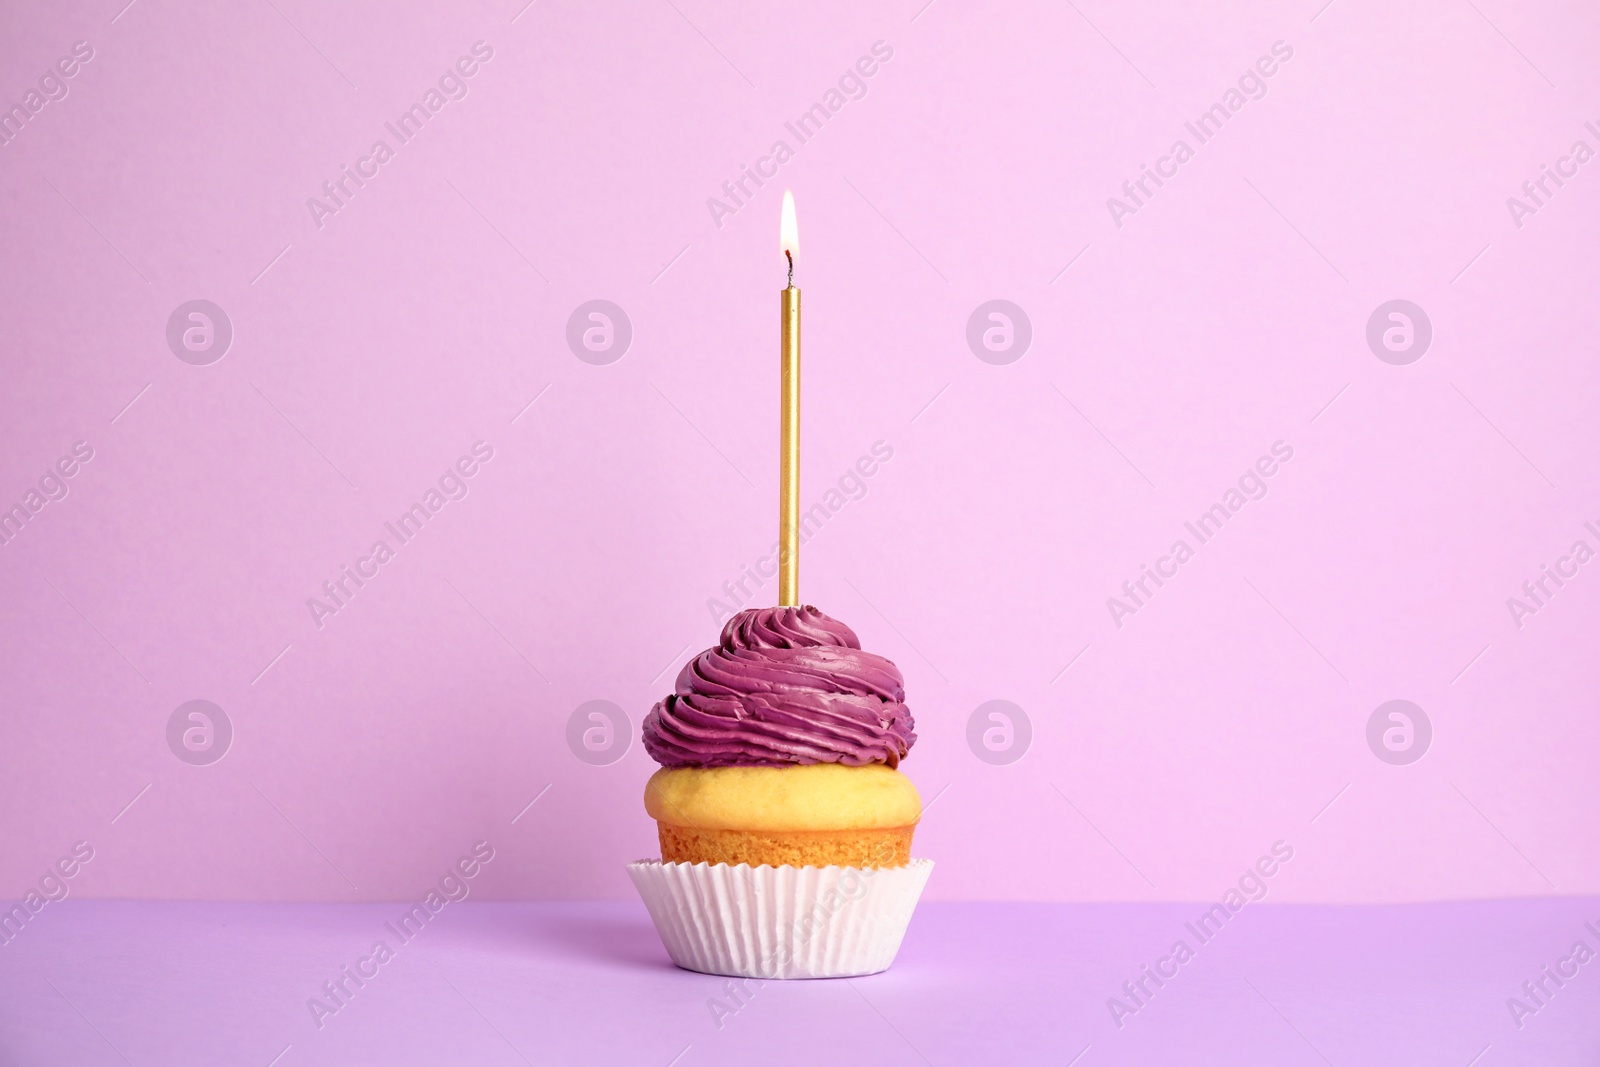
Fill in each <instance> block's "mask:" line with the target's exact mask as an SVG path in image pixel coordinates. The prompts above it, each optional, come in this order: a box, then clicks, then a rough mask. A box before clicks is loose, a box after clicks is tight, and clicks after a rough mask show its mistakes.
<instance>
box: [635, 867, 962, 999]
mask: <svg viewBox="0 0 1600 1067" xmlns="http://www.w3.org/2000/svg"><path fill="white" fill-rule="evenodd" d="M932 871H933V861H932V860H918V859H914V860H912V861H911V862H910V864H908V865H907V866H904V867H882V868H870V867H788V866H784V867H768V866H761V867H751V866H749V865H748V864H744V863H741V864H739V865H738V866H729V865H728V864H726V863H715V864H712V863H662V862H661V861H660V860H641V861H639V862H638V863H630V864H629V865H628V877H630V878H632V879H633V884H634V886H635V887H636V888H637V889H638V890H639V895H640V896H641V897H643V898H644V906H645V907H646V908H648V909H649V911H650V918H651V919H652V920H653V921H654V922H655V924H656V932H657V933H659V934H660V935H661V942H662V944H664V945H665V946H666V948H667V955H669V956H671V957H672V962H673V963H676V964H677V965H678V966H679V967H682V968H684V969H686V970H690V971H700V972H702V973H704V974H725V975H730V976H733V977H736V978H848V977H853V976H855V975H862V974H876V973H878V972H879V971H882V970H887V969H888V967H889V964H891V963H893V962H894V957H895V953H897V952H899V951H900V942H901V940H902V939H903V938H904V937H905V934H906V925H907V924H908V923H910V922H911V912H912V911H913V909H915V908H916V906H917V898H918V897H920V896H921V895H922V887H923V886H925V885H927V883H928V875H929V874H931V873H932Z"/></svg>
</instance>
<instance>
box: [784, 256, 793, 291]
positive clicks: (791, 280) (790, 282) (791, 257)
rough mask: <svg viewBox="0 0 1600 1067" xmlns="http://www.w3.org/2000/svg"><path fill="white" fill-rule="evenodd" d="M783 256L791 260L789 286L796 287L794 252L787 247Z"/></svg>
mask: <svg viewBox="0 0 1600 1067" xmlns="http://www.w3.org/2000/svg"><path fill="white" fill-rule="evenodd" d="M783 258H784V259H787V260H788V261H789V288H791V289H793V288H794V253H793V252H791V251H789V250H788V249H787V248H786V249H784V250H783Z"/></svg>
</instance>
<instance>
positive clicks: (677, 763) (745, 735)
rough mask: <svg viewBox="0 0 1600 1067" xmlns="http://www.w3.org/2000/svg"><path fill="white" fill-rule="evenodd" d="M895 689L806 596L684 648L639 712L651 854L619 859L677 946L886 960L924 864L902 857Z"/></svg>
mask: <svg viewBox="0 0 1600 1067" xmlns="http://www.w3.org/2000/svg"><path fill="white" fill-rule="evenodd" d="M904 699H905V685H904V680H903V679H902V677H901V675H900V671H899V669H898V668H896V667H895V665H894V664H893V663H891V662H890V661H889V660H887V659H885V658H884V657H882V656H876V655H873V654H872V653H870V652H863V651H862V650H861V642H860V641H859V640H858V639H857V637H856V635H855V633H853V632H852V631H851V630H850V628H849V627H848V626H846V625H844V624H843V623H841V622H839V621H837V620H836V619H832V618H830V617H828V616H827V615H825V614H823V613H822V612H820V611H818V610H817V609H816V608H814V607H809V606H808V607H777V608H760V609H753V610H748V611H744V612H740V613H739V614H738V615H736V616H734V617H733V618H731V619H730V620H728V623H727V624H726V625H725V626H724V627H723V630H722V638H721V641H720V642H719V643H718V645H717V646H716V647H714V648H710V649H707V650H706V651H704V652H702V653H700V654H699V655H698V656H696V657H694V659H692V660H691V661H690V662H689V663H687V664H686V665H685V666H684V668H683V670H682V671H681V672H680V673H679V675H678V679H677V683H676V685H675V686H674V691H673V693H672V695H670V696H668V697H666V698H665V699H664V700H662V701H660V702H659V703H658V704H656V706H655V707H654V708H653V709H651V711H650V714H649V715H648V716H646V718H645V721H644V727H643V732H644V747H645V751H646V752H648V753H649V754H650V756H651V758H653V759H654V760H655V761H656V762H657V763H659V764H661V769H660V770H658V771H656V772H655V774H654V775H652V776H651V778H650V780H649V782H648V783H647V784H646V786H645V796H644V801H645V810H646V811H647V812H648V813H649V815H650V817H651V818H653V819H655V821H656V826H657V832H658V835H659V837H660V841H661V861H660V862H658V863H653V862H648V861H647V862H643V863H638V864H634V865H633V866H632V867H631V868H630V873H631V874H632V875H633V877H634V881H635V884H636V885H638V886H639V888H640V892H641V893H642V894H643V895H644V897H645V903H646V905H647V906H649V907H650V911H651V915H652V917H653V918H654V919H655V920H656V926H657V929H658V930H659V931H660V932H661V934H662V938H663V940H664V941H665V942H666V943H667V948H668V951H669V953H670V954H671V955H672V957H673V959H674V961H675V962H677V963H678V964H679V965H680V966H685V967H688V968H690V969H692V970H704V971H711V972H713V973H719V974H737V975H740V976H750V977H824V976H827V975H832V974H839V975H843V974H868V973H872V972H873V971H877V970H882V969H884V968H885V967H887V966H888V965H889V963H890V961H892V960H893V958H894V954H895V952H896V951H897V950H898V948H899V944H900V940H901V938H902V937H903V935H904V933H905V926H906V923H907V922H909V920H910V914H911V909H912V908H913V907H914V906H915V904H916V899H917V897H918V895H920V893H921V890H922V886H923V884H925V883H926V881H927V877H928V873H929V871H930V869H931V867H932V864H931V863H929V862H928V861H926V860H913V859H912V857H911V841H912V835H913V834H914V832H915V830H916V826H917V822H918V820H919V819H920V818H921V816H922V801H921V799H920V797H919V796H918V794H917V790H916V787H915V786H914V785H912V784H911V780H910V779H909V778H907V777H906V776H905V775H904V774H902V773H901V772H900V770H899V765H900V761H901V760H902V759H904V758H905V757H906V755H907V753H909V752H910V750H911V746H912V745H913V744H915V743H916V734H915V732H914V723H913V721H912V718H911V712H910V709H908V708H907V707H906V705H905V702H904ZM786 923H787V924H788V929H785V928H784V927H785V924H786ZM802 934H803V935H804V936H803V937H802V936H801V935H802Z"/></svg>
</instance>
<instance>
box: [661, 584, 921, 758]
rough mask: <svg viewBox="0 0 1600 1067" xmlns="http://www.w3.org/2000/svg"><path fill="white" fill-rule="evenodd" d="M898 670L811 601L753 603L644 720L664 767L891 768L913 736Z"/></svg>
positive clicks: (680, 674) (681, 675)
mask: <svg viewBox="0 0 1600 1067" xmlns="http://www.w3.org/2000/svg"><path fill="white" fill-rule="evenodd" d="M905 695H906V690H905V680H904V679H903V678H901V677H900V669H899V668H898V667H896V666H895V665H894V664H893V663H890V662H889V661H888V660H886V659H884V658H883V657H882V656H874V655H873V654H872V653H870V652H863V651H861V642H860V640H859V639H858V638H857V637H856V635H855V633H854V632H853V631H852V630H851V629H850V627H848V626H846V625H845V624H844V623H842V622H839V621H838V620H836V619H831V618H829V617H828V616H826V615H824V614H823V613H822V612H820V611H818V610H817V609H816V608H813V607H810V606H807V607H786V608H752V609H750V610H748V611H741V612H740V613H739V614H737V615H735V616H734V617H733V618H731V619H729V620H728V622H727V625H725V626H724V627H723V628H722V641H721V643H720V644H718V645H717V647H715V648H708V649H706V650H705V651H704V652H702V653H700V654H699V655H698V656H696V657H694V659H692V660H690V661H689V662H688V663H686V664H684V665H683V670H682V671H680V672H678V680H677V682H676V683H675V684H674V686H673V693H672V695H671V696H669V697H667V698H666V699H665V700H662V701H661V702H660V703H658V704H657V705H656V706H655V707H653V708H651V709H650V714H649V715H647V716H645V720H644V748H645V751H646V752H648V753H649V754H650V758H651V759H653V760H655V761H656V762H657V763H659V764H661V765H662V766H663V767H781V766H784V765H786V764H793V763H843V764H846V765H848V766H851V767H860V766H862V765H864V764H868V763H887V764H888V765H889V766H891V767H895V766H898V765H899V763H900V760H901V759H903V758H904V757H905V755H906V753H907V752H908V751H910V749H911V746H912V745H913V744H915V743H916V740H917V735H916V734H915V733H913V732H912V730H913V729H914V728H915V725H916V724H915V723H914V722H912V719H911V709H909V708H907V707H906V706H905V702H904V701H905Z"/></svg>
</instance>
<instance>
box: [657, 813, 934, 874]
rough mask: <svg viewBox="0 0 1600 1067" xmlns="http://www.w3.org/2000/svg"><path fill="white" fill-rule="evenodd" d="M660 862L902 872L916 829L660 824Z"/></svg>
mask: <svg viewBox="0 0 1600 1067" xmlns="http://www.w3.org/2000/svg"><path fill="white" fill-rule="evenodd" d="M657 825H658V832H659V835H660V838H661V859H662V861H663V862H665V863H697V862H700V861H701V859H702V857H706V856H715V857H717V858H718V860H719V861H720V862H722V863H726V864H730V865H737V864H741V863H743V864H746V865H748V866H751V867H760V866H762V865H763V864H765V865H766V866H769V867H783V866H789V867H904V866H905V865H906V864H908V863H910V862H911V835H912V832H913V831H914V830H915V829H916V827H915V826H894V827H888V828H882V829H879V828H874V829H867V830H788V831H782V832H779V831H773V830H707V829H702V828H698V827H693V826H673V825H672V824H670V823H659V824H657Z"/></svg>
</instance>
